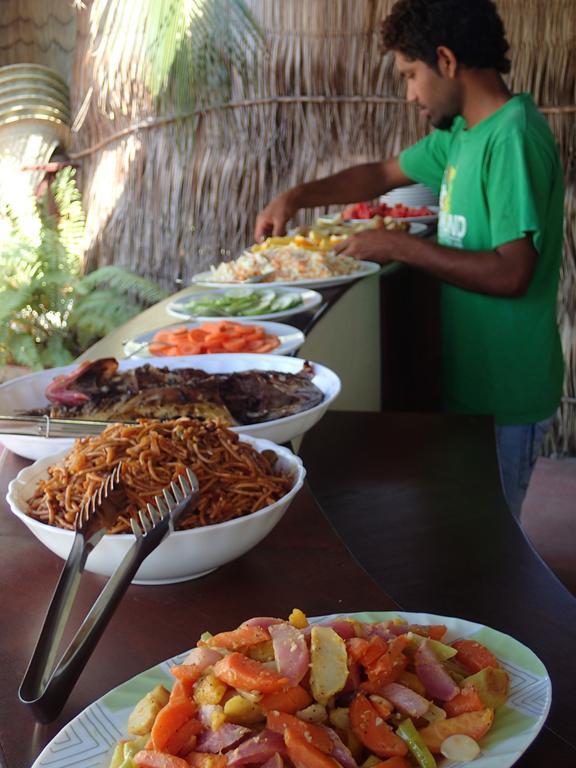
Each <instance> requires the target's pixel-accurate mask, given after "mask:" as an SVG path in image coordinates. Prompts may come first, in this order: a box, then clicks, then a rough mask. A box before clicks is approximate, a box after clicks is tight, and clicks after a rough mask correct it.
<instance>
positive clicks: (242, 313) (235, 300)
mask: <svg viewBox="0 0 576 768" xmlns="http://www.w3.org/2000/svg"><path fill="white" fill-rule="evenodd" d="M302 303H303V300H302V294H301V293H297V292H294V293H285V292H282V291H279V290H275V289H274V288H266V289H261V288H235V289H230V290H229V291H226V292H225V293H219V294H217V295H215V296H210V295H209V294H203V295H202V296H201V297H200V298H198V299H192V300H191V301H189V302H188V303H187V304H184V305H182V307H181V310H182V311H184V312H187V313H189V314H190V317H251V316H252V315H264V314H274V313H275V312H285V311H286V310H287V309H292V308H293V307H298V306H299V305H300V304H302Z"/></svg>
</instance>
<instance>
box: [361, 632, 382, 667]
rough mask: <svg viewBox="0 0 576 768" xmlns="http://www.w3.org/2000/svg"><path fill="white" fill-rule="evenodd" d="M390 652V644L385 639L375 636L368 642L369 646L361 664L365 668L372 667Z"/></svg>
mask: <svg viewBox="0 0 576 768" xmlns="http://www.w3.org/2000/svg"><path fill="white" fill-rule="evenodd" d="M387 650H388V643H387V642H386V640H384V638H382V637H379V636H378V635H375V636H374V637H371V638H370V640H368V645H367V646H366V648H365V649H364V652H363V653H362V655H361V656H360V664H362V666H363V667H370V666H372V665H373V664H374V663H375V662H376V661H378V659H379V658H380V656H382V654H383V653H386V651H387Z"/></svg>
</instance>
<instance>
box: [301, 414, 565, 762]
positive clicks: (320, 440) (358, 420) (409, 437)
mask: <svg viewBox="0 0 576 768" xmlns="http://www.w3.org/2000/svg"><path fill="white" fill-rule="evenodd" d="M303 459H304V463H305V464H306V466H307V467H308V482H309V483H310V486H311V488H312V490H313V492H314V494H315V497H316V499H317V500H318V502H319V504H320V506H321V507H322V509H323V511H324V514H325V515H326V516H327V517H328V519H329V520H330V522H331V523H332V525H333V526H334V528H335V530H336V531H337V532H338V533H339V534H340V536H341V537H342V538H343V540H344V541H345V542H346V544H347V546H348V548H349V549H350V551H351V553H352V554H353V555H354V557H355V558H356V560H357V561H358V562H359V563H360V564H361V565H362V566H363V567H364V568H365V569H366V570H367V571H368V573H369V574H370V575H371V576H372V577H373V578H374V579H375V580H376V581H377V582H378V583H379V584H380V586H381V587H382V588H383V589H385V590H386V591H387V592H388V594H390V595H391V596H392V597H393V598H394V599H395V600H397V601H398V602H399V603H400V604H401V606H402V607H403V608H404V609H405V610H408V611H424V612H427V613H437V614H441V615H444V616H458V617H461V618H464V619H468V620H471V621H476V622H480V623H482V624H485V625H488V626H490V627H493V628H494V629H498V630H500V631H502V632H505V633H507V634H509V635H512V636H513V637H515V638H516V639H517V640H519V641H520V642H522V643H524V644H525V645H527V646H528V647H529V648H531V649H532V650H533V651H534V652H535V653H536V654H537V655H538V656H539V658H540V659H541V660H542V662H543V663H544V664H545V666H546V668H547V669H548V672H549V674H550V678H551V680H552V691H553V694H552V709H551V712H550V716H549V718H548V722H547V727H546V728H545V729H544V731H543V732H542V734H541V735H540V736H539V737H538V739H537V740H536V742H535V744H534V745H533V746H532V747H531V748H530V749H529V751H528V752H527V753H526V755H525V757H524V758H522V759H521V760H520V761H519V762H518V765H521V766H523V767H525V768H528V766H530V768H537V767H538V768H540V767H541V766H546V767H547V766H552V765H566V766H568V765H570V766H576V725H575V723H576V697H575V696H574V686H575V684H576V655H575V653H574V649H575V648H576V598H574V596H573V595H572V594H571V593H570V592H568V590H567V589H566V588H565V587H564V586H563V585H562V584H561V583H560V582H559V581H558V579H557V578H556V577H555V576H554V574H553V573H552V572H551V571H550V570H549V569H548V567H547V566H546V565H545V564H544V562H543V561H542V560H541V559H540V557H539V556H538V555H537V554H536V552H535V551H534V549H533V547H532V546H531V544H530V543H529V541H528V540H527V539H526V537H525V536H524V533H523V532H522V530H521V528H520V527H519V526H518V524H517V523H516V521H515V520H514V518H513V517H512V515H511V514H510V513H509V511H508V508H507V507H506V504H505V502H504V498H503V496H502V493H501V490H500V483H499V476H498V465H497V461H496V453H495V441H494V429H493V426H492V422H491V420H490V419H488V418H483V417H474V416H456V415H439V414H405V413H337V412H330V413H328V414H327V415H326V416H325V418H324V419H323V420H322V421H321V422H320V423H319V424H318V425H317V426H316V427H315V429H314V430H312V431H311V432H310V433H309V434H308V435H307V436H306V439H305V441H304V449H303Z"/></svg>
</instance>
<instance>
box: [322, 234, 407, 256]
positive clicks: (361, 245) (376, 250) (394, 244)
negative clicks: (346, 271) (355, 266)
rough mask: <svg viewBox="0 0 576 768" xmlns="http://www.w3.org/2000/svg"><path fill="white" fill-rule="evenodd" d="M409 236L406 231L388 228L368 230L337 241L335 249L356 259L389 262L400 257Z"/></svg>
mask: <svg viewBox="0 0 576 768" xmlns="http://www.w3.org/2000/svg"><path fill="white" fill-rule="evenodd" d="M407 238H410V235H408V234H406V233H405V232H394V231H389V230H387V229H375V230H366V231H365V232H357V233H356V234H355V235H352V236H351V237H348V238H347V239H346V240H342V242H340V243H336V245H335V246H334V250H335V251H336V253H342V254H344V255H345V256H352V258H354V259H361V260H364V259H365V260H367V261H376V262H378V263H379V264H387V263H388V262H389V261H396V260H397V259H398V254H399V252H401V251H402V249H405V248H406V244H407Z"/></svg>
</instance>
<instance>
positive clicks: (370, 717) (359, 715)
mask: <svg viewBox="0 0 576 768" xmlns="http://www.w3.org/2000/svg"><path fill="white" fill-rule="evenodd" d="M350 725H351V726H352V732H353V733H354V735H355V736H356V738H357V739H359V741H361V742H362V744H364V746H365V747H367V748H368V749H369V750H370V751H371V752H373V753H374V754H375V755H377V756H378V757H395V756H398V757H404V755H406V754H407V752H408V747H407V746H406V743H405V742H404V741H403V740H402V739H401V738H400V736H397V735H396V734H395V733H394V731H393V730H392V728H391V727H390V726H389V725H388V723H386V722H385V721H384V720H383V719H382V717H381V715H380V714H379V712H378V711H377V709H376V707H374V705H373V704H372V702H371V701H370V700H369V699H368V698H367V697H366V696H365V695H364V694H362V693H357V694H356V696H355V697H354V698H353V699H352V702H351V704H350Z"/></svg>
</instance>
